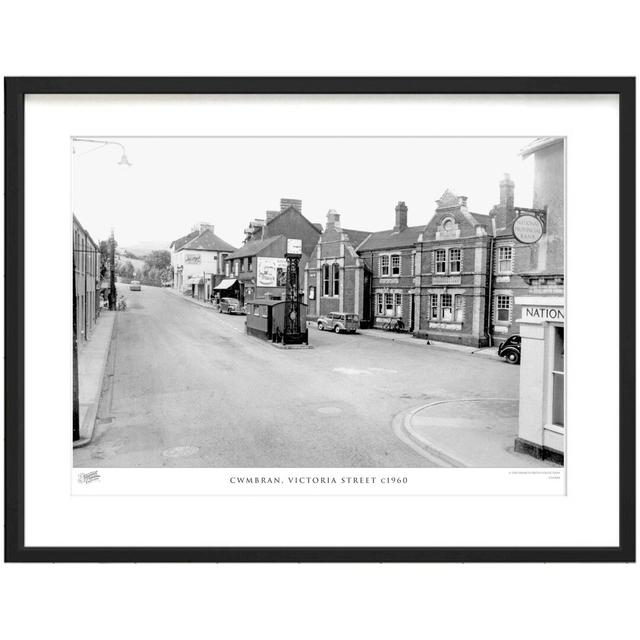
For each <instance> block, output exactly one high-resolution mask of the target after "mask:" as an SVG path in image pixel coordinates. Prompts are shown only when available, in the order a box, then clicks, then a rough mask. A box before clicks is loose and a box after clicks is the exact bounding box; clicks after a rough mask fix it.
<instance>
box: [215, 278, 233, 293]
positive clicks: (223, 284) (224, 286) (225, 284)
mask: <svg viewBox="0 0 640 640" xmlns="http://www.w3.org/2000/svg"><path fill="white" fill-rule="evenodd" d="M236 282H238V280H237V279H236V278H227V279H226V280H223V281H222V282H221V283H220V284H219V285H218V286H217V287H214V288H213V290H214V291H224V290H225V289H231V287H233V285H234V284H235V283H236Z"/></svg>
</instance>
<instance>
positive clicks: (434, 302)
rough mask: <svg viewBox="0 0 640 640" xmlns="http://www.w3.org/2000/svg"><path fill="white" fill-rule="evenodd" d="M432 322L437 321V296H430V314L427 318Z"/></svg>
mask: <svg viewBox="0 0 640 640" xmlns="http://www.w3.org/2000/svg"><path fill="white" fill-rule="evenodd" d="M429 317H430V318H431V319H432V320H437V319H438V295H437V294H435V293H432V294H431V314H430V316H429Z"/></svg>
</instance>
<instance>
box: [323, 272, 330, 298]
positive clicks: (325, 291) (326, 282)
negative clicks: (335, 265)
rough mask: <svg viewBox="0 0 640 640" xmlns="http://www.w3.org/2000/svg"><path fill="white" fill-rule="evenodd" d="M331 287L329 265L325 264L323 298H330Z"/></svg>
mask: <svg viewBox="0 0 640 640" xmlns="http://www.w3.org/2000/svg"><path fill="white" fill-rule="evenodd" d="M329 285H330V281H329V265H328V264H325V265H324V266H323V267H322V295H323V296H328V295H329Z"/></svg>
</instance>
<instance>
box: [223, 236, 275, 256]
mask: <svg viewBox="0 0 640 640" xmlns="http://www.w3.org/2000/svg"><path fill="white" fill-rule="evenodd" d="M282 237H283V236H281V235H278V236H272V237H271V238H265V239H264V240H250V241H249V242H247V243H246V244H243V245H242V246H241V247H240V248H239V249H238V250H237V251H234V252H233V253H232V254H230V255H229V256H227V257H228V259H234V258H244V257H246V256H255V255H256V254H257V253H258V252H259V251H262V250H263V249H265V248H266V247H268V246H269V245H270V244H272V243H273V242H275V241H276V240H278V238H282Z"/></svg>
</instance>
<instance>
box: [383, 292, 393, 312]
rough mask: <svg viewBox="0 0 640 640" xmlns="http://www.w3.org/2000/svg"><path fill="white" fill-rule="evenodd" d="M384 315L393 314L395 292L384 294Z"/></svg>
mask: <svg viewBox="0 0 640 640" xmlns="http://www.w3.org/2000/svg"><path fill="white" fill-rule="evenodd" d="M384 315H385V316H393V293H385V294H384Z"/></svg>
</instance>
